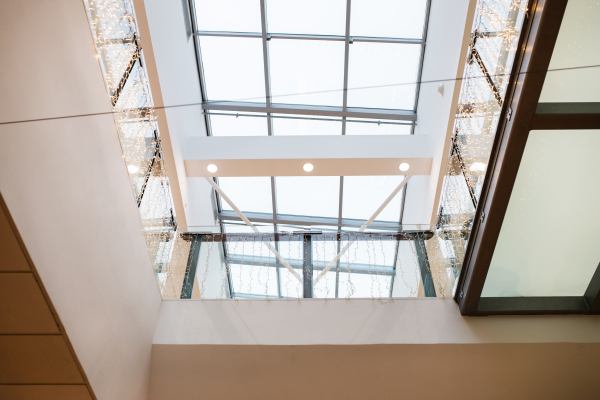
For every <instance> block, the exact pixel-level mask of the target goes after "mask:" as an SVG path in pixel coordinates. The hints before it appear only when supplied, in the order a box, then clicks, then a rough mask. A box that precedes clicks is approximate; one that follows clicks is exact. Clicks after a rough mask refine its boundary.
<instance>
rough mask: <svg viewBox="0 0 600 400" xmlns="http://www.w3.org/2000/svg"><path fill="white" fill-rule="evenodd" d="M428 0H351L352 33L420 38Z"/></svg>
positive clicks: (352, 34)
mask: <svg viewBox="0 0 600 400" xmlns="http://www.w3.org/2000/svg"><path fill="white" fill-rule="evenodd" d="M426 4H427V1H426V0H352V10H351V13H350V36H376V37H394V38H403V39H421V37H422V36H423V26H424V23H425V12H426Z"/></svg>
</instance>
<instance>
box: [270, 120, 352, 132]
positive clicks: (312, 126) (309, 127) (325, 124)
mask: <svg viewBox="0 0 600 400" xmlns="http://www.w3.org/2000/svg"><path fill="white" fill-rule="evenodd" d="M273 134H274V135H277V136H291V135H295V136H308V135H341V134H342V122H341V121H323V120H314V119H298V118H293V119H288V118H273Z"/></svg>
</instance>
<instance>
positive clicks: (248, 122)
mask: <svg viewBox="0 0 600 400" xmlns="http://www.w3.org/2000/svg"><path fill="white" fill-rule="evenodd" d="M263 115H264V116H265V117H236V116H235V114H231V115H211V116H210V127H211V130H212V135H213V136H267V135H268V134H269V132H268V128H267V118H266V114H263Z"/></svg>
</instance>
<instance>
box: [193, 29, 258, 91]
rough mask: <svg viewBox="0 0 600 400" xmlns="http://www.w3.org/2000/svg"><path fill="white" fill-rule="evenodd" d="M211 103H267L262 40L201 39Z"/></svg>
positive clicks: (205, 77) (203, 63)
mask: <svg viewBox="0 0 600 400" xmlns="http://www.w3.org/2000/svg"><path fill="white" fill-rule="evenodd" d="M200 47H201V51H202V65H203V68H204V80H205V81H206V95H207V96H208V99H209V100H246V101H257V102H264V101H265V70H264V62H263V49H262V40H261V39H248V38H231V37H201V38H200Z"/></svg>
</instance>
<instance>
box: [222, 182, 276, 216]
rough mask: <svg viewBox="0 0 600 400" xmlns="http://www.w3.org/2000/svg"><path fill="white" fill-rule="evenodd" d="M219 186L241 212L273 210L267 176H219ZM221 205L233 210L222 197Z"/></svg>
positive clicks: (269, 211) (267, 211) (266, 211)
mask: <svg viewBox="0 0 600 400" xmlns="http://www.w3.org/2000/svg"><path fill="white" fill-rule="evenodd" d="M219 186H220V187H221V189H222V190H223V192H224V193H225V194H226V195H227V197H229V198H230V199H231V201H233V204H235V205H236V207H238V208H239V209H240V210H241V211H242V212H244V211H249V212H265V213H272V212H273V201H272V199H271V178H269V177H262V176H261V177H243V178H237V177H229V178H219ZM221 207H222V208H223V210H233V209H232V208H231V207H230V206H229V204H227V202H226V201H224V200H223V199H221Z"/></svg>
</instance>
